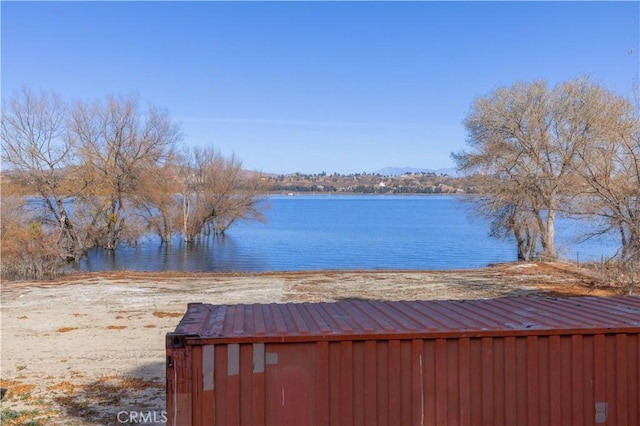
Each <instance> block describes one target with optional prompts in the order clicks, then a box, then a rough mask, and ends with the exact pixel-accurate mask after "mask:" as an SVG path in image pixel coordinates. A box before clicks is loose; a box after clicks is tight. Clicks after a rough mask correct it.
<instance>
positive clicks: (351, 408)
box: [174, 334, 640, 426]
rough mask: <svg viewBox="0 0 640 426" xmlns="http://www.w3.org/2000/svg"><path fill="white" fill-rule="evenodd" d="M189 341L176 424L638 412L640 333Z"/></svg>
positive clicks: (606, 417)
mask: <svg viewBox="0 0 640 426" xmlns="http://www.w3.org/2000/svg"><path fill="white" fill-rule="evenodd" d="M186 348H189V350H192V353H191V363H192V365H191V367H192V368H189V366H187V365H184V366H183V367H184V370H183V371H184V373H185V374H186V375H188V376H189V377H190V380H189V381H190V382H191V383H190V386H188V387H187V389H185V390H186V395H184V396H185V399H184V400H182V401H180V400H178V401H174V402H176V403H178V404H180V405H183V407H182V411H183V412H182V413H181V414H182V415H184V416H183V417H182V418H181V419H178V418H176V422H175V423H174V424H176V425H185V424H194V425H211V424H215V425H225V426H226V425H260V424H267V425H278V426H283V425H295V426H298V425H314V424H317V425H438V426H440V425H480V424H482V425H596V424H603V425H604V424H607V425H637V424H639V421H640V411H639V407H640V391H639V383H640V368H639V363H640V338H639V335H638V334H615V335H604V334H597V335H572V336H557V335H556V336H526V337H483V338H459V339H435V340H430V339H414V340H389V341H375V340H369V341H342V342H318V343H282V344H279V343H267V344H262V343H254V344H225V345H204V346H187V347H186ZM186 348H185V349H186ZM183 350H184V349H183ZM189 411H191V413H190V414H189V413H188V412H189ZM189 417H190V418H191V419H188V418H189ZM185 420H188V421H186V422H185Z"/></svg>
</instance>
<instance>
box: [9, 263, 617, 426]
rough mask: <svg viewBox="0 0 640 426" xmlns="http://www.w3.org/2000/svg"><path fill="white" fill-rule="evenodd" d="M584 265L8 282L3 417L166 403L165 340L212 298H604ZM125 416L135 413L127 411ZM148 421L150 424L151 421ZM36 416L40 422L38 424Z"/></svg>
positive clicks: (24, 419) (58, 418)
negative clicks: (190, 310)
mask: <svg viewBox="0 0 640 426" xmlns="http://www.w3.org/2000/svg"><path fill="white" fill-rule="evenodd" d="M609 294H613V290H607V289H598V288H595V286H594V279H593V278H592V277H591V276H590V275H589V274H587V273H586V272H585V271H584V270H579V269H577V268H576V267H575V266H574V265H571V264H564V263H554V264H538V263H514V264H501V265H495V266H490V267H487V268H483V269H478V270H463V271H379V272H378V271H344V272H343V271H340V272H329V271H321V272H291V273H260V274H211V273H209V274H185V273H160V274H155V273H128V272H121V273H92V274H82V275H73V276H70V277H66V278H64V279H60V280H57V281H45V282H3V283H2V301H1V308H2V323H1V331H2V339H1V343H2V349H1V354H2V358H1V361H2V364H1V380H2V387H3V388H6V389H8V392H7V394H6V395H5V397H4V399H3V401H2V424H3V425H5V424H6V425H12V424H16V425H17V424H31V425H39V424H42V425H45V424H46V425H58V424H65V425H118V424H132V423H135V422H132V421H131V419H130V418H129V417H127V416H129V413H130V412H134V413H135V412H148V413H154V414H155V415H156V416H155V420H153V418H152V420H153V421H156V422H157V423H161V421H162V417H161V413H162V411H163V410H164V392H165V390H164V380H165V378H164V374H165V370H164V369H165V366H164V362H165V361H164V360H165V347H164V337H165V334H166V333H167V332H170V331H173V330H174V328H175V327H176V325H177V324H178V322H179V320H180V318H181V317H182V315H183V313H184V312H185V310H186V308H187V304H188V303H190V302H204V303H213V304H237V303H286V302H319V301H337V300H345V299H347V300H348V299H376V300H416V299H424V300H428V299H477V298H492V297H567V296H578V295H591V296H603V295H609ZM123 413H126V414H123ZM146 420H147V419H145V423H146V424H152V423H153V422H151V423H149V422H147V421H146ZM29 422H31V423H29Z"/></svg>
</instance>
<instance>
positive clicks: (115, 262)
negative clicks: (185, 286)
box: [80, 195, 615, 272]
mask: <svg viewBox="0 0 640 426" xmlns="http://www.w3.org/2000/svg"><path fill="white" fill-rule="evenodd" d="M268 203H269V204H270V208H269V209H268V210H267V211H266V214H267V217H268V222H267V223H266V224H263V223H254V222H251V223H240V224H237V225H235V226H234V227H232V228H231V229H230V230H229V231H227V234H226V235H225V236H218V237H214V238H210V239H208V240H205V241H202V242H200V243H197V244H193V245H185V244H183V243H182V242H181V241H180V240H179V239H176V240H175V242H174V244H172V245H171V246H169V247H167V246H159V244H158V242H157V240H155V239H153V238H150V239H149V240H145V241H142V242H141V244H139V245H138V246H137V247H126V246H122V247H120V248H118V250H117V251H116V252H115V253H109V252H108V251H106V250H103V249H96V250H91V251H90V252H89V254H88V256H87V258H85V259H83V260H82V261H81V263H80V269H82V270H85V271H105V270H121V269H128V270H139V271H143V270H144V271H167V270H172V271H239V272H240V271H241V272H255V271H301V270H318V269H464V268H475V267H482V266H486V265H487V264H490V263H496V262H508V261H514V260H516V254H515V248H514V243H513V242H512V241H498V240H495V239H493V238H490V237H489V236H488V224H487V223H486V222H485V221H484V220H482V219H480V218H477V217H474V216H473V214H471V213H470V211H469V205H468V204H465V203H464V202H463V197H459V196H368V195H362V196H358V195H356V196H349V195H341V196H331V195H318V196H313V195H310V196H273V197H270V198H269V201H268ZM556 227H557V230H556V234H557V241H556V245H557V246H558V248H559V251H560V254H561V256H562V257H564V258H567V259H570V260H576V259H578V260H580V261H585V260H600V259H601V257H602V256H609V255H611V254H612V253H614V252H615V242H613V241H611V240H610V239H609V240H607V239H599V240H590V241H587V242H583V243H578V241H577V238H578V237H579V231H580V230H581V229H584V228H585V225H584V224H576V223H575V222H572V221H570V220H567V219H560V220H559V221H558V223H557V225H556Z"/></svg>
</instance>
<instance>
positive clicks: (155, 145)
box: [70, 96, 181, 250]
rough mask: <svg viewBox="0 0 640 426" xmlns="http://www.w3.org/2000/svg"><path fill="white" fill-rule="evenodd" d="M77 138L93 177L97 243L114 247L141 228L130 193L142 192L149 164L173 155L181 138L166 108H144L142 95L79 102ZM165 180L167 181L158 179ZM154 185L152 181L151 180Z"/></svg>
mask: <svg viewBox="0 0 640 426" xmlns="http://www.w3.org/2000/svg"><path fill="white" fill-rule="evenodd" d="M70 134H71V136H72V140H73V141H74V142H75V144H76V145H77V146H78V149H79V151H78V155H79V156H80V158H81V160H82V163H83V165H84V176H85V179H86V180H87V181H90V182H91V183H92V185H91V191H89V192H87V193H86V195H85V197H84V201H85V202H86V203H87V204H88V205H89V206H91V209H90V220H89V223H90V226H91V229H92V230H93V233H92V236H93V238H92V240H93V241H92V243H93V244H95V245H99V246H102V247H105V248H107V249H110V250H114V249H116V248H117V246H118V244H119V243H120V242H121V241H122V240H127V239H129V238H131V235H128V233H132V232H133V233H134V234H135V233H137V232H139V230H136V229H134V227H133V226H132V225H128V224H127V214H126V213H127V208H128V203H130V197H133V196H134V195H140V194H139V193H140V191H141V190H142V188H144V187H145V185H143V184H142V183H141V182H142V180H143V179H144V178H145V177H148V176H150V175H151V174H150V173H148V172H149V170H153V169H156V168H159V167H162V165H163V164H164V163H165V162H166V161H167V159H168V158H169V157H170V154H171V152H172V150H173V147H174V144H175V143H176V142H177V141H178V140H179V139H180V138H181V134H180V131H179V128H178V126H177V125H176V124H174V123H173V122H172V121H171V120H170V118H169V115H168V114H167V113H166V112H165V111H161V110H159V109H157V108H154V107H150V108H149V109H148V110H147V111H146V113H145V114H143V113H142V112H141V111H140V108H139V106H138V100H137V98H136V97H133V96H129V97H116V96H110V97H108V98H107V100H106V101H105V102H96V103H94V104H92V105H87V104H85V103H81V102H79V103H78V104H77V107H76V108H75V110H74V111H73V114H72V121H71V124H70ZM157 184H158V185H160V186H162V185H163V182H157ZM147 187H148V186H147Z"/></svg>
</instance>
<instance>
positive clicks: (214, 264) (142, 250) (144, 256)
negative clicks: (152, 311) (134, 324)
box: [78, 235, 267, 272]
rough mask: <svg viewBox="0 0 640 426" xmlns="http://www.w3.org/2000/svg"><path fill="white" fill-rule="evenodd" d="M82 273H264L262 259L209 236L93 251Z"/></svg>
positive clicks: (83, 263)
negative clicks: (126, 271)
mask: <svg viewBox="0 0 640 426" xmlns="http://www.w3.org/2000/svg"><path fill="white" fill-rule="evenodd" d="M78 269H79V270H84V271H118V270H130V271H191V272H207V271H219V272H231V271H257V270H265V269H267V266H266V265H265V262H264V260H263V259H260V257H259V256H256V255H255V254H251V253H247V252H246V250H245V249H244V248H243V247H242V246H240V245H239V244H238V242H237V241H236V239H235V238H234V237H233V236H230V235H212V236H210V237H208V238H204V239H200V240H199V241H196V242H193V243H186V242H184V241H183V240H182V239H180V238H176V239H175V240H173V241H172V243H171V244H170V245H168V244H160V243H159V241H158V240H156V239H154V238H150V239H148V240H146V241H144V242H143V243H140V244H137V245H136V246H121V247H119V248H118V249H117V250H116V251H111V250H104V249H101V248H93V249H90V250H89V251H88V252H87V255H86V256H85V257H84V258H83V259H82V260H81V261H80V262H79V265H78Z"/></svg>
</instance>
